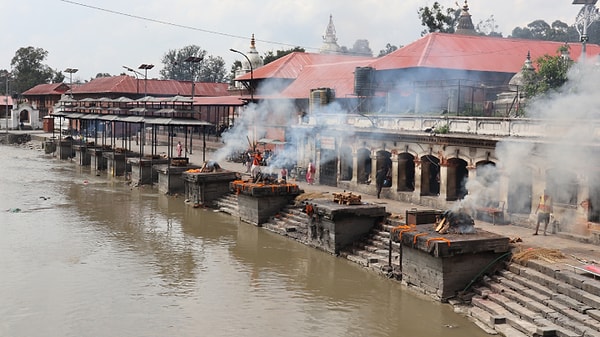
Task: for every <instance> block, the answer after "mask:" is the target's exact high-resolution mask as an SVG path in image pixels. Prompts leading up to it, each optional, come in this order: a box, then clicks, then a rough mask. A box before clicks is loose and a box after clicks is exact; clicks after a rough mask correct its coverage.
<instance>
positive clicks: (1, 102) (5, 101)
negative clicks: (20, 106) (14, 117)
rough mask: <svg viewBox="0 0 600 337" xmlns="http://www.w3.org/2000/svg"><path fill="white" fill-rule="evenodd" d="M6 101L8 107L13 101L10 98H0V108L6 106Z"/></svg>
mask: <svg viewBox="0 0 600 337" xmlns="http://www.w3.org/2000/svg"><path fill="white" fill-rule="evenodd" d="M7 100H8V105H9V106H10V105H13V99H12V97H10V96H0V105H1V106H6V103H7Z"/></svg>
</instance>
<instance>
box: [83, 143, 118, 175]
mask: <svg viewBox="0 0 600 337" xmlns="http://www.w3.org/2000/svg"><path fill="white" fill-rule="evenodd" d="M108 151H112V149H111V148H110V146H100V147H93V148H89V149H87V152H88V153H89V155H90V166H91V167H92V169H93V170H95V171H96V172H98V171H105V170H106V169H107V166H108V159H107V158H106V157H104V156H103V155H102V154H103V153H104V152H108Z"/></svg>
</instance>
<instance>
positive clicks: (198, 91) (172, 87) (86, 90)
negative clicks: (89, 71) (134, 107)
mask: <svg viewBox="0 0 600 337" xmlns="http://www.w3.org/2000/svg"><path fill="white" fill-rule="evenodd" d="M194 87H195V95H196V96H225V95H228V94H229V93H228V91H227V87H228V84H227V83H207V82H196V83H194ZM73 93H74V94H109V93H110V94H144V93H147V94H148V95H150V96H175V95H185V96H191V94H192V82H191V81H176V80H157V79H148V80H144V79H143V78H142V79H136V78H135V77H131V76H128V75H120V76H112V77H98V78H95V79H93V80H92V81H90V82H88V83H85V84H82V85H80V86H78V87H75V88H73Z"/></svg>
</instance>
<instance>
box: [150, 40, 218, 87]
mask: <svg viewBox="0 0 600 337" xmlns="http://www.w3.org/2000/svg"><path fill="white" fill-rule="evenodd" d="M188 57H198V58H201V59H202V60H201V61H200V62H196V63H194V62H186V61H185V60H186V59H187V58H188ZM162 63H163V69H161V70H160V72H159V73H160V76H161V78H162V79H174V80H179V81H191V80H194V82H223V81H225V74H226V70H225V61H223V59H222V58H221V57H213V56H207V53H206V50H204V49H202V48H200V47H199V46H197V45H189V46H185V47H183V48H181V49H172V50H169V51H168V52H167V53H165V55H164V56H163V58H162ZM192 75H193V76H192ZM192 77H193V78H192Z"/></svg>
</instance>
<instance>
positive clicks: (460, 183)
mask: <svg viewBox="0 0 600 337" xmlns="http://www.w3.org/2000/svg"><path fill="white" fill-rule="evenodd" d="M468 177H469V170H468V169H467V162H466V161H465V160H463V159H460V158H450V159H448V166H447V170H446V200H448V201H454V200H460V199H464V197H465V196H466V195H467V193H468V192H467V187H466V185H467V179H468Z"/></svg>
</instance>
